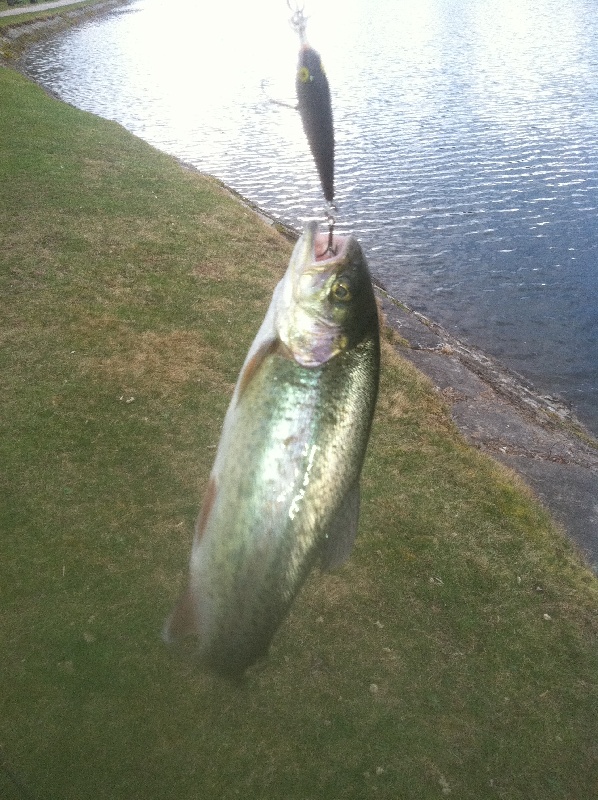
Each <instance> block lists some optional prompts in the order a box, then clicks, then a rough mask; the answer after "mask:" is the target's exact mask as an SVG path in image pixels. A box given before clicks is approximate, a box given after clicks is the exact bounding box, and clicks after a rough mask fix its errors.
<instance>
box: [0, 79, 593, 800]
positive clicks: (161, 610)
mask: <svg viewBox="0 0 598 800" xmlns="http://www.w3.org/2000/svg"><path fill="white" fill-rule="evenodd" d="M0 109H1V113H0V237H1V238H0V297H1V306H0V307H1V313H0V342H1V346H0V382H1V383H0V387H1V398H2V403H1V405H0V464H1V469H0V491H1V496H0V536H1V538H0V542H1V546H2V556H1V558H0V637H1V638H0V643H1V649H0V687H1V692H0V746H1V751H0V755H1V758H2V760H1V761H0V765H2V766H1V768H0V797H1V798H2V799H3V800H4V799H6V800H22V798H24V797H34V798H37V799H38V800H49V799H52V800H82V798H94V800H104V799H105V800H133V798H139V800H141V799H142V798H143V800H148V798H156V799H158V798H160V799H161V800H162V799H166V800H187V799H188V800H191V798H194V799H195V798H206V799H211V798H218V799H219V800H220V798H225V799H226V798H237V797H241V798H260V800H265V799H272V800H274V799H276V800H279V799H280V798H284V799H285V800H295V799H296V800H319V799H320V798H326V799H329V800H339V799H340V798H356V800H357V799H358V798H365V797H376V798H388V799H389V800H402V798H405V799H408V800H412V799H413V800H419V799H420V798H424V799H425V800H427V798H443V797H445V796H452V797H454V798H459V799H460V800H461V799H464V798H467V799H471V800H480V798H502V799H505V800H506V799H507V798H508V799H509V800H515V799H517V800H535V799H536V798H537V800H550V799H554V800H590V798H593V797H596V796H598V652H597V647H596V644H597V638H596V636H597V633H598V620H597V607H598V581H597V580H596V579H595V577H593V576H592V574H591V573H590V572H589V571H588V570H587V569H585V568H584V567H583V566H582V565H581V564H580V563H579V562H578V560H577V559H576V556H575V554H574V553H573V551H572V548H571V546H570V545H569V543H568V541H567V539H566V537H565V536H564V535H563V534H562V533H561V532H559V531H558V530H556V529H555V528H554V527H553V526H552V523H551V522H550V519H549V518H548V516H547V515H546V513H545V512H544V511H543V510H542V509H541V508H540V507H539V506H538V505H537V504H536V503H535V501H534V500H533V498H531V496H530V495H529V493H528V492H527V491H526V489H525V488H524V487H523V486H522V484H521V483H520V482H519V481H518V480H517V479H516V478H515V477H514V476H513V475H512V474H511V473H509V472H507V471H506V470H505V469H503V468H502V467H500V466H498V465H497V464H496V463H494V462H493V461H491V460H489V459H488V458H486V457H484V456H482V455H481V454H480V453H479V452H477V451H475V450H473V449H471V448H469V447H468V446H467V445H466V444H465V443H464V442H463V440H462V439H461V437H460V435H459V434H458V433H457V432H456V430H455V428H454V426H453V425H452V423H451V422H450V419H449V416H448V414H447V412H446V410H445V409H444V408H443V406H442V405H441V403H440V402H439V399H438V396H437V395H436V394H435V393H434V391H433V390H432V389H431V387H430V385H429V384H428V382H427V381H426V380H425V379H424V378H423V377H422V376H421V375H420V374H418V373H417V372H415V371H414V369H413V368H412V367H410V366H409V365H408V364H407V363H406V362H405V361H403V360H402V359H401V358H400V357H399V356H397V355H396V354H395V351H394V349H393V346H392V344H391V343H392V341H393V336H392V334H391V332H387V333H386V334H385V342H384V363H383V378H382V386H381V397H380V402H379V407H378V412H377V417H376V421H375V425H374V431H373V434H372V440H371V444H370V449H369V454H368V458H367V460H366V466H365V470H364V481H363V483H364V486H363V505H362V518H361V527H360V535H359V537H358V542H357V545H356V548H355V552H354V554H353V557H352V558H351V560H350V561H349V563H348V564H347V565H346V566H345V567H343V568H342V569H341V570H340V571H338V572H337V573H335V574H327V575H322V574H319V573H317V572H316V573H314V574H313V576H312V577H311V579H310V581H309V582H308V584H307V585H306V587H305V588H304V590H303V591H302V593H301V595H300V597H299V598H298V601H297V602H296V604H295V606H294V607H293V611H292V613H291V615H290V617H289V619H288V620H287V621H286V622H285V624H284V625H283V626H282V628H281V629H280V631H279V634H278V635H277V637H276V639H275V642H274V646H273V648H272V652H271V656H270V658H269V659H268V661H267V662H266V663H265V664H264V665H263V666H260V667H259V668H256V669H254V670H253V671H252V672H250V674H249V675H248V679H247V682H246V684H245V685H244V686H243V687H241V688H239V687H234V686H231V685H229V684H228V683H226V682H223V681H221V680H219V679H217V678H213V677H211V676H209V675H204V674H202V673H201V672H200V671H199V670H198V669H197V668H196V666H195V665H194V663H193V660H192V658H190V654H189V652H188V651H187V650H184V652H183V653H181V652H179V651H176V650H175V651H169V650H168V648H166V646H165V645H164V644H163V643H162V641H161V640H160V636H159V632H160V629H161V626H162V623H163V620H164V617H165V616H166V614H167V613H168V612H169V610H170V608H171V606H172V603H173V601H174V599H175V597H176V595H177V592H178V590H179V587H180V585H181V582H182V580H183V577H184V574H185V571H186V568H187V561H188V556H189V550H190V542H191V535H192V527H193V523H194V518H195V515H196V513H197V511H198V508H199V505H200V502H201V496H202V491H203V487H204V485H205V482H206V479H207V475H208V472H209V469H210V466H211V461H212V459H213V456H214V447H215V445H216V443H217V441H218V437H219V428H220V424H221V422H222V418H223V415H224V412H225V409H226V406H227V404H228V400H229V397H230V393H231V390H232V386H233V384H234V381H235V379H236V375H237V372H238V370H239V368H240V365H241V363H242V361H243V358H244V355H245V353H246V351H247V348H248V346H249V344H250V341H251V340H252V338H253V336H254V334H255V332H256V330H257V327H258V326H259V323H260V321H261V318H262V317H263V314H264V312H265V309H266V308H267V306H268V303H269V300H270V294H271V291H272V288H273V286H274V284H275V282H276V280H277V279H278V278H279V277H280V276H281V275H282V273H283V271H284V269H285V268H286V264H287V261H288V257H289V253H290V249H291V246H290V244H289V243H288V242H286V241H285V240H284V239H282V238H281V237H280V236H279V235H278V234H277V233H276V232H275V231H273V230H272V229H270V228H269V227H268V226H267V225H266V224H265V223H262V222H261V221H260V220H259V219H258V218H257V217H256V216H255V215H254V214H253V212H251V211H250V210H248V209H247V208H245V207H244V206H242V205H241V204H239V203H238V202H237V201H236V200H235V199H233V198H232V197H230V196H229V195H228V194H227V193H225V192H224V191H223V190H222V189H221V188H220V187H219V186H218V184H217V183H216V182H215V181H213V180H210V179H208V178H205V177H202V176H199V175H197V174H195V173H193V172H191V171H188V170H185V169H183V168H182V167H181V166H180V165H179V164H178V163H177V162H176V161H174V160H173V159H171V158H169V157H167V156H165V155H162V154H160V153H158V152H157V151H156V150H154V149H152V148H151V147H150V146H148V145H146V144H144V143H143V142H141V141H140V140H138V139H136V138H134V137H133V136H131V135H129V134H128V133H126V132H125V131H124V130H123V129H122V128H120V127H119V126H118V125H115V124H113V123H110V122H106V121H103V120H101V119H98V118H96V117H94V116H92V115H89V114H85V113H83V112H79V111H77V110H75V109H73V108H71V107H69V106H67V105H65V104H61V103H59V102H57V101H55V100H53V99H50V98H48V97H47V96H46V95H45V94H44V93H43V92H42V91H41V90H40V89H38V88H37V87H35V86H34V85H32V84H31V83H29V82H28V81H26V80H25V79H24V78H22V77H21V76H19V75H18V74H16V73H14V72H12V71H10V70H7V69H0ZM18 782H20V784H21V785H18Z"/></svg>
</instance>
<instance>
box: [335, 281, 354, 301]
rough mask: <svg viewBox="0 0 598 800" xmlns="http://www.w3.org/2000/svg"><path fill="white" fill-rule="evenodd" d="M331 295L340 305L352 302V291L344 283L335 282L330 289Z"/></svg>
mask: <svg viewBox="0 0 598 800" xmlns="http://www.w3.org/2000/svg"><path fill="white" fill-rule="evenodd" d="M330 295H331V297H332V299H333V300H338V302H339V303H348V302H349V301H350V300H351V290H350V289H349V286H348V285H347V284H346V283H345V282H344V281H335V282H334V283H333V284H332V288H331V289H330Z"/></svg>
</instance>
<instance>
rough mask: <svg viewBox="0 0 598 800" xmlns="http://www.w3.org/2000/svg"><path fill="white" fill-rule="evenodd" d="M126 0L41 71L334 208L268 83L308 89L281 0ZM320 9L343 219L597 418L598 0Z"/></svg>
mask: <svg viewBox="0 0 598 800" xmlns="http://www.w3.org/2000/svg"><path fill="white" fill-rule="evenodd" d="M129 8H130V10H131V11H132V12H133V13H128V14H114V15H112V16H109V17H107V18H105V19H100V20H95V21H93V22H90V23H88V24H86V25H84V26H82V27H80V28H77V29H75V30H73V31H71V32H69V33H67V34H61V35H60V36H57V37H55V38H53V39H51V40H49V41H46V42H41V43H39V44H38V45H36V46H35V47H34V48H33V49H32V50H31V51H30V52H29V53H28V54H27V56H26V64H25V66H26V69H27V71H28V72H29V74H30V75H31V76H32V77H34V78H35V79H36V80H38V81H39V82H40V83H42V84H43V85H45V86H48V87H49V88H51V89H52V90H53V91H55V92H56V93H58V94H59V95H60V96H61V97H63V98H64V99H66V100H68V101H69V102H71V103H73V104H74V105H77V106H79V107H81V108H84V109H87V110H90V111H93V112H95V113H97V114H101V115H102V116H105V117H108V118H111V119H115V120H117V121H119V122H120V123H122V124H123V125H125V126H126V127H127V128H128V129H130V130H131V131H133V132H134V133H136V134H138V135H139V136H142V137H143V138H145V139H147V140H148V141H150V142H151V143H152V144H154V145H156V146H158V147H160V148H161V149H164V150H166V151H168V152H170V153H173V154H175V155H177V156H178V157H179V158H182V159H184V160H186V161H188V162H190V163H192V164H194V165H196V166H197V167H198V168H199V169H201V170H203V171H205V172H211V173H213V174H215V175H217V176H218V177H220V178H222V179H223V180H225V181H226V182H227V183H229V184H230V185H231V186H233V187H234V188H235V189H237V190H238V191H239V192H241V193H242V194H244V195H246V196H247V197H249V198H251V199H252V200H254V201H255V202H257V203H258V204H259V205H261V206H263V207H264V208H266V209H268V210H269V211H270V212H272V213H273V214H274V215H276V216H278V217H280V218H282V219H283V220H285V221H286V222H288V223H290V224H292V225H294V226H297V227H298V226H300V225H301V222H302V221H303V220H304V219H305V218H307V217H310V216H312V215H314V214H322V213H323V201H322V197H321V193H320V189H319V185H318V179H317V175H316V171H315V168H314V166H313V163H312V161H311V156H310V154H309V150H308V147H307V143H306V141H305V138H304V135H303V131H302V128H301V123H300V120H299V116H298V114H296V113H295V112H294V111H293V110H290V109H287V108H284V107H281V106H280V105H276V104H272V103H270V102H268V95H269V96H271V97H274V98H276V99H278V100H287V101H289V102H294V98H293V92H294V70H295V61H296V54H297V44H298V43H297V39H296V36H295V35H294V33H293V31H292V30H291V28H290V26H289V24H288V18H289V16H290V14H289V12H288V9H287V6H286V3H285V2H284V0H260V2H259V3H247V2H246V0H229V2H227V3H222V4H210V6H209V12H206V11H205V10H204V6H203V5H202V4H199V3H197V2H196V0H194V2H191V0H178V2H173V3H170V4H169V6H168V13H167V14H166V13H165V11H164V4H163V3H161V2H159V0H137V2H134V3H133V4H132V5H131V6H130V7H129ZM373 10H375V13H372V12H373ZM306 12H307V13H310V14H311V17H310V19H309V22H308V36H309V38H310V41H311V43H312V44H313V45H314V46H315V47H316V48H317V49H319V50H320V52H321V53H322V55H323V57H324V63H325V66H326V70H327V73H328V76H329V80H330V84H331V87H332V91H333V104H334V112H335V124H336V136H337V177H336V186H337V201H338V205H339V221H340V223H341V226H342V227H343V228H346V229H351V230H353V231H354V232H355V233H356V234H357V235H358V236H359V238H360V239H361V241H362V243H363V244H364V246H365V248H366V250H367V251H369V253H370V264H371V266H372V269H373V271H374V272H375V273H376V274H377V275H378V276H379V277H380V278H381V279H382V280H383V281H384V283H385V284H386V285H387V286H388V288H389V289H390V290H391V291H392V292H393V293H394V294H396V295H397V296H399V297H401V298H403V299H405V300H406V301H407V302H408V303H410V304H411V305H413V306H414V307H416V308H418V309H420V310H423V311H424V312H425V313H427V314H429V315H430V316H431V317H432V318H434V319H437V320H438V321H439V322H441V323H443V324H444V325H445V326H446V327H448V328H450V329H452V330H453V331H454V332H455V333H457V335H461V336H463V337H465V338H467V339H468V340H469V341H471V342H472V343H475V344H477V345H479V346H481V347H483V348H484V349H486V350H487V351H489V352H491V353H493V354H494V355H496V356H498V357H499V358H500V359H501V360H503V361H504V362H505V363H507V364H508V365H509V366H511V367H512V368H514V369H516V370H518V371H520V372H522V373H523V374H525V375H526V376H528V377H529V378H531V379H532V380H533V381H535V382H536V383H537V384H538V385H539V386H540V387H541V388H542V389H543V390H545V391H548V392H551V391H552V392H561V393H563V394H564V396H565V397H567V398H568V399H570V400H572V401H573V402H574V403H575V404H576V407H577V409H578V411H579V412H580V414H581V416H582V417H583V418H585V419H586V420H587V421H588V422H589V423H590V424H591V425H592V426H593V427H594V429H595V430H598V403H597V402H596V401H597V399H598V368H597V365H598V341H597V340H598V311H597V303H596V297H598V270H597V269H596V255H597V245H598V230H597V226H596V210H597V208H598V144H597V141H598V21H597V15H596V14H595V6H594V4H593V2H592V0H537V2H535V3H531V2H523V1H522V0H495V2H493V3H487V2H486V1H485V0H419V2H418V3H413V2H412V1H411V0H375V2H374V3H372V0H358V1H357V0H356V2H353V3H346V2H342V0H321V2H316V0H312V2H311V3H310V4H309V7H308V8H307V9H306ZM263 86H264V87H265V89H266V91H264V88H263Z"/></svg>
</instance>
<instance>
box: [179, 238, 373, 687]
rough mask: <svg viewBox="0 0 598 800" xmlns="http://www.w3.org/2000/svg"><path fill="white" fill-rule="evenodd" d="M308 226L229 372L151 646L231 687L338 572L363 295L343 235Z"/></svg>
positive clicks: (361, 438) (355, 424)
mask: <svg viewBox="0 0 598 800" xmlns="http://www.w3.org/2000/svg"><path fill="white" fill-rule="evenodd" d="M327 244H328V235H327V234H321V233H319V232H318V225H317V223H316V222H310V223H308V224H307V226H306V229H305V231H304V233H303V235H302V236H301V237H300V239H299V240H298V242H297V244H296V245H295V248H294V251H293V254H292V256H291V259H290V263H289V266H288V269H287V271H286V273H285V275H284V277H283V278H282V280H281V281H280V283H279V284H278V286H277V287H276V289H275V291H274V294H273V297H272V301H271V304H270V307H269V309H268V312H267V314H266V317H265V319H264V321H263V323H262V325H261V327H260V329H259V331H258V333H257V336H256V338H255V340H254V342H253V344H252V345H251V347H250V349H249V352H248V354H247V357H246V359H245V362H244V364H243V367H242V369H241V372H240V375H239V378H238V380H237V384H236V386H235V390H234V393H233V396H232V400H231V403H230V406H229V408H228V411H227V413H226V416H225V419H224V423H223V428H222V434H221V438H220V443H219V445H218V450H217V452H216V458H215V461H214V465H213V468H212V472H211V475H210V478H209V482H208V486H207V490H206V494H205V499H204V503H203V507H202V509H201V512H200V514H199V518H198V521H197V524H196V528H195V536H194V540H193V545H192V551H191V559H190V565H189V574H188V582H187V587H186V589H185V590H184V592H183V594H182V595H181V597H180V599H179V601H178V603H177V605H176V606H175V608H174V611H173V612H172V613H171V615H170V616H169V618H168V619H167V620H166V624H165V626H164V631H163V637H164V639H165V641H167V642H172V641H176V640H178V639H181V638H182V637H185V636H188V635H195V636H197V637H198V639H199V653H198V655H199V660H200V662H201V663H202V664H203V666H204V667H206V668H208V669H210V670H213V671H215V672H217V673H220V674H222V675H225V676H229V677H238V676H241V675H242V674H243V673H244V672H245V670H246V669H247V667H249V666H251V665H252V664H254V663H255V662H256V661H258V660H259V659H261V658H263V657H265V656H266V655H267V652H268V649H269V646H270V643H271V640H272V638H273V636H274V634H275V632H276V630H277V629H278V627H279V625H280V624H281V622H282V621H283V619H284V618H285V616H286V614H287V612H288V611H289V609H290V606H291V604H292V602H293V599H294V598H295V597H296V595H297V593H298V592H299V590H300V588H301V586H302V584H303V583H304V581H305V579H306V577H307V575H308V574H309V572H310V570H311V569H312V567H313V566H314V565H315V564H316V563H317V562H318V561H319V562H320V565H321V567H322V568H323V569H332V568H334V567H337V566H339V565H340V564H342V563H343V562H344V561H345V560H346V559H347V558H348V556H349V554H350V552H351V549H352V546H353V542H354V540H355V536H356V533H357V524H358V516H359V481H360V474H361V469H362V465H363V460H364V457H365V452H366V447H367V442H368V438H369V434H370V428H371V423H372V417H373V414H374V407H375V404H376V397H377V392H378V376H379V369H380V340H379V328H378V314H377V307H376V301H375V298H374V291H373V287H372V282H371V278H370V274H369V272H368V267H367V264H366V260H365V257H364V255H363V252H362V250H361V247H360V245H359V243H358V242H357V240H356V239H355V238H354V237H353V236H339V235H335V236H334V241H333V250H334V253H333V252H331V251H330V250H329V249H327Z"/></svg>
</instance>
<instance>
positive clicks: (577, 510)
mask: <svg viewBox="0 0 598 800" xmlns="http://www.w3.org/2000/svg"><path fill="white" fill-rule="evenodd" d="M127 4H128V3H127V0H125V2H123V0H106V2H100V3H97V4H94V5H89V6H84V7H81V8H78V9H74V10H72V11H70V12H68V13H67V14H65V15H64V16H63V15H57V16H52V17H49V18H46V19H41V20H40V19H38V20H32V21H31V22H25V23H18V24H17V25H15V27H14V28H12V27H10V26H9V27H5V28H3V29H2V31H1V33H0V39H1V40H3V44H5V45H6V44H7V43H8V45H9V47H10V50H11V52H9V57H12V58H15V61H17V62H18V55H17V54H16V53H14V52H12V47H11V45H13V44H15V43H16V41H17V39H18V40H22V41H19V46H18V47H17V48H16V49H17V50H20V48H21V47H24V46H26V45H27V44H28V43H29V41H31V37H32V36H38V35H42V34H43V32H45V30H46V29H47V28H53V29H55V28H57V27H59V26H60V25H65V26H70V25H72V24H74V23H76V22H78V21H80V20H81V18H82V17H83V16H85V15H87V16H89V15H94V14H98V13H99V14H101V13H110V12H111V11H112V10H113V9H115V8H117V7H122V6H126V5H127ZM52 5H53V7H56V8H57V7H60V6H55V5H54V4H52ZM65 5H66V4H65ZM68 5H73V4H72V3H69V4H68ZM35 10H39V8H38V9H35ZM11 31H12V32H14V35H13V34H11V33H9V32H11ZM7 34H8V35H7ZM23 37H24V38H23ZM4 54H5V53H4ZM2 55H3V51H2V49H0V56H2ZM5 55H6V54H5ZM0 60H1V59H0ZM4 63H5V64H6V65H7V66H8V65H10V66H13V67H14V68H16V69H17V70H18V71H20V72H21V73H22V74H24V73H23V72H22V70H20V69H19V65H18V63H14V64H9V62H8V60H7V59H4ZM26 77H28V76H26ZM28 79H29V78H28ZM44 91H46V92H47V90H45V89H44ZM47 94H49V95H51V94H52V93H50V92H47ZM52 96H53V95H52ZM57 99H59V100H60V101H61V102H66V101H64V100H62V99H60V98H57ZM177 161H178V162H179V164H180V165H181V166H182V167H183V168H185V169H189V170H192V171H195V172H201V171H200V170H198V169H197V168H196V167H194V166H193V165H191V164H189V163H187V162H185V161H183V160H181V159H177ZM202 174H203V173H202ZM212 177H213V176H212ZM215 180H216V182H217V183H218V184H219V185H221V186H222V187H223V188H224V189H226V191H227V192H229V193H230V194H231V195H232V196H234V197H235V198H236V199H237V200H238V201H239V202H241V203H242V204H243V205H245V206H246V207H248V208H250V209H251V210H252V211H253V212H254V213H256V214H257V215H258V216H259V217H260V218H261V219H262V220H264V221H266V222H267V223H268V224H269V225H270V226H272V227H273V228H274V229H275V230H277V231H278V232H279V233H280V234H282V235H283V236H285V237H286V238H287V239H289V240H290V241H293V240H295V239H296V238H297V237H298V235H299V234H298V232H297V231H295V230H294V229H293V228H291V227H289V226H287V225H286V224H284V223H282V222H280V221H279V220H277V219H275V218H274V217H272V216H271V215H270V214H269V213H268V212H267V211H266V210H264V209H262V208H260V207H259V206H258V205H257V204H255V203H253V202H252V201H250V200H248V199H247V198H245V197H243V196H242V195H241V194H240V193H239V192H236V191H235V190H234V189H232V188H231V187H229V186H227V185H226V184H224V183H223V182H222V181H221V180H219V179H218V178H215ZM374 282H375V283H376V291H377V296H378V298H379V300H380V303H381V306H382V309H383V311H384V314H385V316H386V320H387V323H388V325H389V326H390V327H391V328H392V329H393V330H394V331H395V333H396V339H397V341H396V342H395V343H394V346H395V348H396V349H397V351H398V352H399V354H400V355H402V356H403V357H404V358H406V359H407V360H408V361H410V362H411V363H413V364H414V365H415V366H416V367H417V368H418V369H419V370H420V372H422V373H423V374H424V375H426V376H427V377H428V379H430V380H431V382H432V383H433V385H434V386H435V388H436V391H437V392H438V393H439V394H440V395H441V396H442V398H443V400H444V402H445V404H446V405H447V407H448V408H449V411H450V414H451V417H452V419H453V422H454V423H455V425H456V426H457V428H458V429H459V430H460V432H461V433H462V434H463V436H464V437H465V439H466V440H467V441H468V443H469V444H471V445H472V446H474V447H476V448H477V449H480V450H483V451H485V452H487V453H488V454H490V455H491V456H493V457H494V458H496V459H497V460H498V461H500V462H502V463H503V464H506V465H507V466H509V467H510V468H511V469H513V470H514V471H515V472H516V473H518V474H519V475H520V476H521V477H522V478H523V479H524V481H525V482H526V483H527V484H528V485H529V486H530V488H531V489H532V490H533V491H534V493H535V494H536V495H537V497H538V498H539V499H540V501H541V502H542V503H543V505H544V506H545V507H546V508H547V509H548V510H549V511H550V512H551V514H552V515H553V517H554V518H555V520H556V521H557V522H558V523H560V524H561V526H562V527H563V528H564V529H565V530H566V531H567V533H568V534H569V536H570V538H571V539H572V540H573V541H574V543H575V544H576V546H577V548H578V550H579V551H580V553H581V554H582V556H583V558H584V559H585V561H586V562H587V563H588V565H589V566H590V568H591V569H592V570H593V571H594V572H595V573H596V574H598V503H597V502H596V498H598V440H597V439H596V437H595V436H594V435H593V434H592V433H591V432H590V431H589V430H587V429H586V428H585V426H584V425H583V424H582V423H581V422H580V421H579V420H577V418H576V417H575V415H574V414H573V413H572V412H571V411H570V409H569V408H568V406H567V405H566V404H565V403H564V402H562V401H560V400H559V399H557V398H552V397H548V396H546V395H543V394H540V393H539V392H538V391H537V390H535V388H534V387H533V386H532V385H531V384H530V383H529V382H527V381H526V380H525V379H524V378H522V377H521V376H519V375H517V374H515V373H514V372H512V371H511V370H509V369H508V368H507V367H505V366H504V365H503V364H501V363H500V362H499V361H497V360H496V359H494V358H492V357H491V356H489V355H488V354H487V353H484V352H483V351H482V350H480V349H479V348H476V347H474V346H471V345H468V344H465V343H463V342H462V341H460V340H459V339H457V338H456V337H454V336H453V335H452V334H450V333H449V332H448V331H446V330H445V329H444V328H443V327H442V326H441V325H439V324H438V323H435V322H433V321H432V320H431V319H429V318H427V317H425V316H424V315H423V314H420V313H419V312H416V311H414V310H412V309H410V308H409V307H408V306H407V305H406V304H405V303H403V302H402V301H401V300H400V299H399V298H395V297H393V296H392V295H390V294H389V293H388V292H387V291H386V290H385V288H384V287H383V286H382V285H381V284H380V283H379V282H378V281H377V280H376V278H375V277H374Z"/></svg>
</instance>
